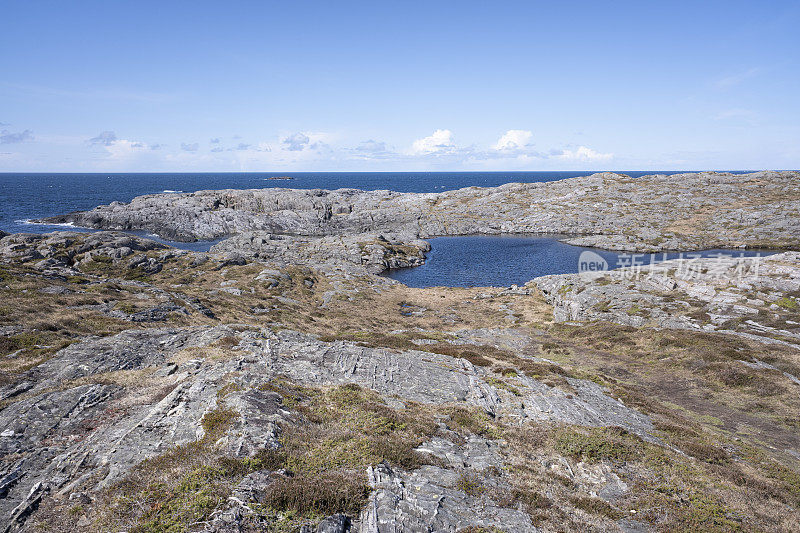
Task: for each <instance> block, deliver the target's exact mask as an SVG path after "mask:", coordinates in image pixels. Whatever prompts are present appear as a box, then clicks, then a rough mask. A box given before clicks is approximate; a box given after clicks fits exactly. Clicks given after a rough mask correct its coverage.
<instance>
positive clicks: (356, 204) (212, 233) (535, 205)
mask: <svg viewBox="0 0 800 533" xmlns="http://www.w3.org/2000/svg"><path fill="white" fill-rule="evenodd" d="M798 208H800V174H799V173H798V172H770V171H765V172H756V173H752V174H725V173H715V172H703V173H698V174H676V175H671V176H665V175H651V176H643V177H640V178H635V179H633V178H630V177H628V176H625V175H622V174H614V173H600V174H593V175H591V176H586V177H580V178H570V179H565V180H560V181H554V182H548V183H528V184H523V183H511V184H507V185H501V186H499V187H492V188H479V187H469V188H466V189H459V190H455V191H446V192H441V193H427V194H417V193H398V192H392V191H360V190H355V189H339V190H335V191H326V190H319V189H314V190H301V189H253V190H221V191H198V192H195V193H186V194H183V193H181V194H178V193H171V194H157V195H147V196H140V197H137V198H134V199H133V200H132V201H131V202H130V203H127V204H123V203H119V202H114V203H112V204H110V205H107V206H100V207H97V208H95V209H93V210H90V211H86V212H78V213H71V214H68V215H64V216H59V217H52V218H49V219H46V220H44V222H49V223H65V222H69V223H73V224H76V225H78V226H84V227H90V228H99V229H114V230H133V229H135V230H144V231H148V232H151V233H155V234H157V235H159V236H161V237H164V238H167V239H172V240H179V241H194V240H198V239H200V240H203V239H216V238H220V237H224V236H229V235H234V234H238V233H244V232H248V231H263V232H267V233H273V234H291V235H303V236H323V235H350V234H357V233H368V232H379V233H398V232H399V233H406V234H411V235H415V236H418V237H422V238H425V237H431V236H438V235H469V234H500V233H548V234H564V235H577V236H581V237H577V238H574V239H573V240H570V241H568V242H573V243H575V244H582V245H591V246H598V247H603V248H609V249H618V250H631V251H633V250H635V251H659V250H691V249H701V248H713V247H720V248H735V247H740V246H746V247H751V248H752V247H762V248H797V247H798V246H800V240H799V239H800V237H798V233H797V231H796V229H797V228H798V227H800V215H798Z"/></svg>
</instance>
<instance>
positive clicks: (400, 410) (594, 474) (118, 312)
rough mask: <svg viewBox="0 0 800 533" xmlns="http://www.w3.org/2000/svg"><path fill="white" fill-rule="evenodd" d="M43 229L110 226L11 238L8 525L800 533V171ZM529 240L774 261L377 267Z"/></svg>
mask: <svg viewBox="0 0 800 533" xmlns="http://www.w3.org/2000/svg"><path fill="white" fill-rule="evenodd" d="M42 222H47V223H67V222H69V223H72V224H74V225H76V226H81V227H86V228H94V229H97V230H100V231H96V232H93V233H81V232H75V231H58V232H53V233H47V234H14V235H4V234H0V237H1V238H0V293H1V294H2V298H1V299H0V365H2V372H0V517H1V518H0V525H2V529H0V531H3V532H16V531H67V530H69V531H86V532H89V531H130V532H158V531H170V532H179V531H206V532H250V531H252V532H255V531H275V532H284V531H285V532H289V531H304V532H315V531H316V532H325V533H330V532H347V531H351V532H361V533H384V532H399V531H412V532H417V531H435V532H470V533H477V532H497V531H504V532H508V533H512V532H529V531H624V532H644V531H738V530H741V531H787V532H788V531H796V530H797V528H798V524H800V252H798V250H800V173H798V172H757V173H752V174H744V175H733V174H725V173H710V172H709V173H698V174H680V175H672V176H664V175H653V176H645V177H641V178H635V179H634V178H630V177H628V176H625V175H621V174H614V173H602V174H594V175H592V176H587V177H582V178H572V179H567V180H561V181H554V182H549V183H533V184H508V185H503V186H500V187H494V188H478V187H470V188H467V189H461V190H457V191H448V192H442V193H430V194H415V193H397V192H391V191H358V190H352V189H340V190H336V191H325V190H298V189H255V190H222V191H199V192H195V193H169V194H157V195H147V196H141V197H138V198H135V199H134V200H133V201H131V202H130V203H118V202H115V203H112V204H110V205H107V206H100V207H97V208H95V209H92V210H90V211H86V212H78V213H71V214H67V215H63V216H59V217H54V218H51V219H47V220H43V221H42ZM133 230H137V231H146V232H150V233H154V234H157V235H158V236H160V237H162V238H165V239H169V240H174V241H187V242H188V241H196V240H212V239H215V240H216V239H224V240H222V241H221V242H219V243H217V244H215V245H214V246H213V247H212V248H211V250H210V252H208V253H199V252H189V251H185V250H180V249H176V248H172V247H169V246H166V245H164V244H161V243H158V242H155V241H153V240H148V239H145V238H141V237H137V236H133V235H131V234H128V233H125V232H127V231H133ZM528 233H538V234H542V233H543V234H557V235H567V236H568V237H564V238H565V239H566V241H567V242H569V243H573V244H579V245H583V246H596V247H600V248H606V249H613V250H623V251H630V252H651V251H663V250H685V251H690V250H699V249H708V248H727V249H740V248H755V249H769V250H773V251H777V252H779V253H775V254H774V255H770V256H769V257H763V258H736V257H730V258H727V259H712V258H707V259H701V260H697V261H695V262H693V263H692V267H691V270H690V271H687V269H686V268H685V265H683V264H682V263H681V262H679V261H669V262H666V263H661V264H659V265H655V266H648V267H645V268H633V267H630V268H628V269H622V270H614V271H608V272H600V273H596V274H595V275H592V276H583V275H579V274H570V275H558V276H546V277H542V278H537V279H533V280H531V281H530V282H529V283H527V284H525V285H524V286H513V287H509V288H491V287H488V288H486V287H485V288H452V287H434V288H425V289H416V288H409V287H406V286H404V285H402V284H400V283H397V282H395V281H393V280H391V279H388V278H386V277H382V276H379V275H377V274H380V273H381V272H383V271H384V270H386V269H389V268H399V267H413V266H415V265H419V264H422V263H423V262H424V261H425V254H426V253H427V252H428V251H429V249H430V245H429V244H428V242H427V241H426V240H425V239H426V238H429V237H432V236H440V235H470V234H528ZM476 253H480V251H476Z"/></svg>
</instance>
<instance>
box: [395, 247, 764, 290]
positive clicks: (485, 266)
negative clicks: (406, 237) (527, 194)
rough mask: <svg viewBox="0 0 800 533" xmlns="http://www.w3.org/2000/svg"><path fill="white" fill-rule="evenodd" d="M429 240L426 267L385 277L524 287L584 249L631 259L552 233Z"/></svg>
mask: <svg viewBox="0 0 800 533" xmlns="http://www.w3.org/2000/svg"><path fill="white" fill-rule="evenodd" d="M429 242H430V243H431V251H430V252H428V254H427V259H426V261H425V264H424V265H422V266H418V267H412V268H399V269H394V270H390V271H388V272H386V274H385V275H386V276H388V277H390V278H392V279H395V280H397V281H399V282H401V283H403V284H405V285H408V286H409V287H440V286H446V287H508V286H509V285H514V284H516V285H522V284H524V283H527V282H528V281H530V280H531V279H533V278H536V277H539V276H546V275H548V274H571V273H575V272H578V258H579V257H580V255H581V252H583V251H585V250H591V251H592V252H595V253H596V254H599V255H600V256H601V257H602V258H603V259H605V260H606V262H607V263H608V267H609V268H616V267H617V266H621V265H623V264H625V262H626V261H628V262H629V261H630V259H631V254H629V253H624V252H609V251H607V250H599V249H596V248H585V247H581V246H572V245H570V244H564V243H562V242H559V241H558V240H557V239H556V238H554V237H552V236H548V237H542V236H516V235H502V236H497V235H491V236H485V235H481V236H465V237H436V238H433V239H429ZM772 253H774V252H771V251H764V250H721V249H712V250H703V251H699V252H683V257H685V258H687V259H688V258H690V257H696V256H697V254H699V255H701V256H703V257H716V256H717V255H718V254H725V255H727V256H733V257H739V256H742V255H743V256H745V257H752V256H756V255H758V254H760V255H762V256H766V255H770V254H772ZM690 254H695V255H691V256H690ZM679 257H681V253H679V252H670V253H666V254H664V253H658V254H637V255H636V260H637V262H638V263H639V264H650V262H651V259H652V260H655V261H663V260H664V259H677V258H679ZM628 264H630V263H628Z"/></svg>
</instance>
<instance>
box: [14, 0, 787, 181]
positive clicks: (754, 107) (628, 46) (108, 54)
mask: <svg viewBox="0 0 800 533" xmlns="http://www.w3.org/2000/svg"><path fill="white" fill-rule="evenodd" d="M0 12H2V22H0V27H1V28H2V29H1V30H0V123H2V125H0V171H109V172H111V171H282V170H287V171H291V170H296V171H300V170H320V171H348V170H375V171H379V170H573V169H576V170H577V169H580V170H601V169H628V170H653V169H760V168H798V167H800V97H799V96H798V95H800V32H799V31H798V30H797V28H798V27H800V2H797V1H794V2H782V1H768V2H764V1H763V0H762V1H759V2H756V1H752V2H737V1H726V2H715V1H706V2H680V1H677V2H675V1H673V2H641V1H638V2H623V1H616V2H597V1H594V2H569V1H566V2H546V3H545V2H535V1H527V2H465V1H460V2H445V1H442V2H430V1H427V2H415V1H404V2H374V1H372V2H347V1H339V2H329V1H326V2H304V1H296V2H286V1H283V2H236V1H231V2H202V1H194V2H141V1H140V2H107V1H105V2H92V1H82V2H63V1H59V2H39V1H36V0H28V1H7V0H0Z"/></svg>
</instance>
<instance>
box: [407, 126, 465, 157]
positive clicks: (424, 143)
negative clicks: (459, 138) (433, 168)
mask: <svg viewBox="0 0 800 533" xmlns="http://www.w3.org/2000/svg"><path fill="white" fill-rule="evenodd" d="M455 148H456V146H455V144H454V143H453V132H451V131H450V130H436V131H434V132H433V135H430V136H428V137H423V138H422V139H417V140H416V141H414V143H413V144H412V145H411V153H412V154H415V155H425V154H441V153H449V152H453V151H454V150H455Z"/></svg>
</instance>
